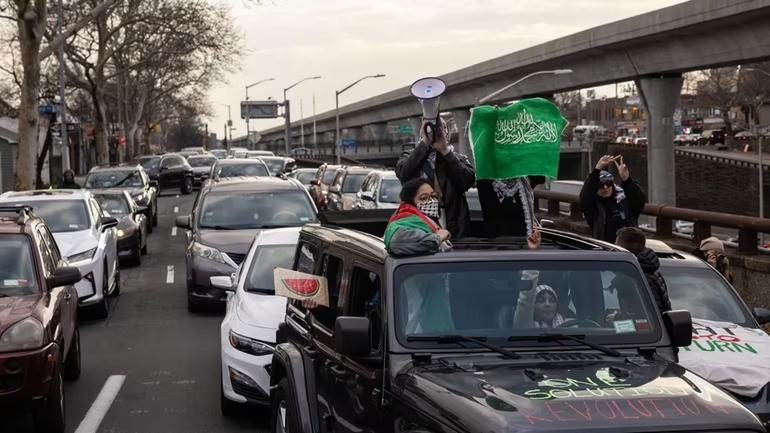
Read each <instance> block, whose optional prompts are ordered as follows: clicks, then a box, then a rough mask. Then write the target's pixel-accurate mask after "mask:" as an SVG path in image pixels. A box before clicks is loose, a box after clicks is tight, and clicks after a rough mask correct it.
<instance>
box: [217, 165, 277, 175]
mask: <svg viewBox="0 0 770 433" xmlns="http://www.w3.org/2000/svg"><path fill="white" fill-rule="evenodd" d="M216 175H217V176H218V177H238V176H270V173H268V172H267V168H265V165H264V164H262V162H260V161H254V163H252V164H248V163H245V164H226V163H225V164H221V163H220V164H217V167H216Z"/></svg>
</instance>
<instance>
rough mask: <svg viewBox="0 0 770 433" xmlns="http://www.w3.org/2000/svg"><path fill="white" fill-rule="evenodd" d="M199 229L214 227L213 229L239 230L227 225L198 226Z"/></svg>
mask: <svg viewBox="0 0 770 433" xmlns="http://www.w3.org/2000/svg"><path fill="white" fill-rule="evenodd" d="M198 228H199V229H214V230H239V229H238V228H237V227H227V226H220V225H215V226H200V227H198Z"/></svg>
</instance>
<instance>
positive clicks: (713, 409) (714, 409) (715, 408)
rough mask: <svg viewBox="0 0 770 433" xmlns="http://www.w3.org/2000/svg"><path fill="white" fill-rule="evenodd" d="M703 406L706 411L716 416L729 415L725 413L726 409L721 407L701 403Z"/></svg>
mask: <svg viewBox="0 0 770 433" xmlns="http://www.w3.org/2000/svg"><path fill="white" fill-rule="evenodd" d="M702 404H703V406H706V409H708V410H709V412H711V413H713V414H716V413H724V414H730V412H728V411H727V409H725V408H723V407H721V406H712V405H710V404H706V403H702Z"/></svg>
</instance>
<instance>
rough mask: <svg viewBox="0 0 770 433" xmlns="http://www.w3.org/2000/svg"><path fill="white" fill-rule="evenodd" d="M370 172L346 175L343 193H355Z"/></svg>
mask: <svg viewBox="0 0 770 433" xmlns="http://www.w3.org/2000/svg"><path fill="white" fill-rule="evenodd" d="M367 174H368V173H355V174H348V175H347V176H345V180H344V181H343V182H342V193H343V194H355V193H357V192H358V190H360V189H361V184H362V183H364V179H366V175H367Z"/></svg>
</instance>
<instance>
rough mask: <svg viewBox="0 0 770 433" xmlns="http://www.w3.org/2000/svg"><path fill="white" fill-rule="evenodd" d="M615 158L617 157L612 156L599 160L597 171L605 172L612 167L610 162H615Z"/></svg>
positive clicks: (605, 156)
mask: <svg viewBox="0 0 770 433" xmlns="http://www.w3.org/2000/svg"><path fill="white" fill-rule="evenodd" d="M615 158H617V156H612V155H604V156H602V157H601V158H599V162H597V163H596V169H597V170H604V169H605V168H607V166H608V165H610V162H612V161H615Z"/></svg>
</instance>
